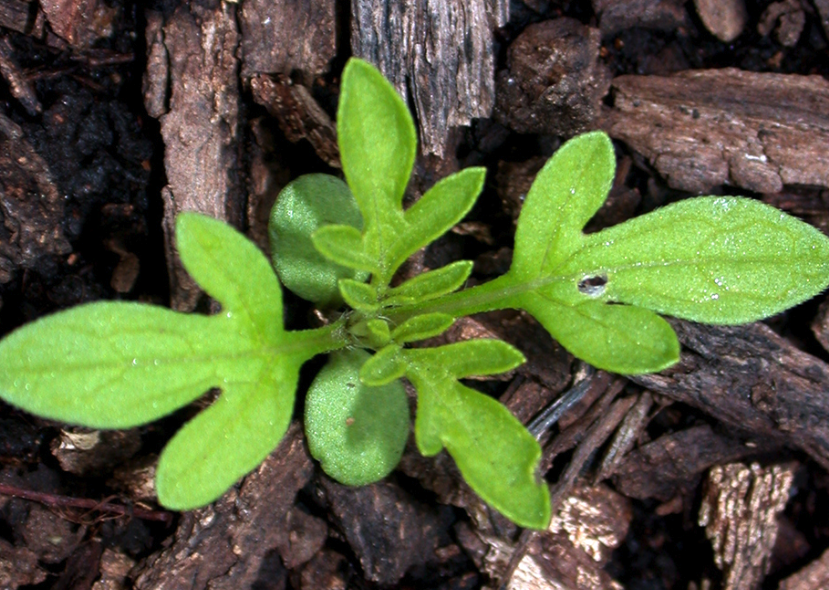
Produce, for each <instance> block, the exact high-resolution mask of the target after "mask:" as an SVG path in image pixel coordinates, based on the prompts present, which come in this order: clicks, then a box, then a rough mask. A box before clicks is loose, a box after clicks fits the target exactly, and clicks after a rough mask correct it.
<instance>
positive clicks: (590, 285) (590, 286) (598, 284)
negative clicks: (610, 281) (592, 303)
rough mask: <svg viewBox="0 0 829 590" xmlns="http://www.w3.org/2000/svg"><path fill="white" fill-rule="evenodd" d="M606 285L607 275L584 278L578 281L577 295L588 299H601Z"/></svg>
mask: <svg viewBox="0 0 829 590" xmlns="http://www.w3.org/2000/svg"><path fill="white" fill-rule="evenodd" d="M605 285H607V275H606V274H600V275H592V276H587V277H584V278H583V279H582V280H580V281H579V285H578V286H579V293H583V294H584V295H587V296H588V297H601V296H602V294H603V293H604V289H605Z"/></svg>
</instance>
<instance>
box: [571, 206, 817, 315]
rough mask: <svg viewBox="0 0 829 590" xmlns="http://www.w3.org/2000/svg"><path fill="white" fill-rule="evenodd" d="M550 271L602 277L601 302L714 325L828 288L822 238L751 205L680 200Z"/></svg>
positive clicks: (604, 235) (594, 239) (598, 239)
mask: <svg viewBox="0 0 829 590" xmlns="http://www.w3.org/2000/svg"><path fill="white" fill-rule="evenodd" d="M556 274H560V275H563V276H569V280H570V281H571V282H577V281H578V280H579V279H580V278H581V277H583V276H586V275H602V276H604V277H606V280H607V282H606V284H605V285H604V291H603V293H602V299H603V300H607V301H619V302H624V303H630V304H633V305H637V306H640V307H646V308H648V309H653V310H655V311H658V312H659V313H664V314H668V315H672V316H676V317H681V318H687V319H691V320H695V321H698V322H707V323H714V324H736V323H744V322H750V321H754V320H757V319H761V318H764V317H767V316H770V315H772V314H775V313H778V312H780V311H783V310H784V309H788V308H790V307H792V306H794V305H797V304H798V303H801V302H803V301H805V300H806V299H809V298H811V297H814V296H815V295H817V294H818V293H820V292H821V291H823V290H824V289H825V288H826V287H827V285H829V239H827V238H826V236H824V235H823V234H822V233H821V232H820V231H819V230H817V229H815V228H814V227H812V226H811V225H808V224H806V223H804V222H802V221H800V220H798V219H795V218H794V217H791V216H790V215H786V214H785V213H782V212H781V211H779V210H777V209H775V208H773V207H769V206H768V205H764V204H763V203H760V202H758V201H754V200H752V199H747V198H740V197H702V198H696V199H688V200H685V201H680V202H679V203H675V204H673V205H668V206H667V207H664V208H662V209H659V210H657V211H654V212H653V213H649V214H647V215H642V216H641V217H637V218H635V219H632V220H630V221H627V222H625V223H622V224H620V225H617V226H615V227H612V228H609V229H606V230H604V231H602V232H599V233H596V234H592V235H590V236H587V237H586V240H585V245H584V246H583V248H582V249H581V250H580V251H579V252H578V253H577V254H575V255H574V256H573V257H572V258H571V259H570V260H568V261H567V263H566V264H563V265H562V266H561V268H559V269H558V270H557V272H556Z"/></svg>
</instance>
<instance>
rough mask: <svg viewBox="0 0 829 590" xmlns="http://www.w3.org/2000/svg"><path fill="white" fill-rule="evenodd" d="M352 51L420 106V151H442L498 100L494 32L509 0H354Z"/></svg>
mask: <svg viewBox="0 0 829 590" xmlns="http://www.w3.org/2000/svg"><path fill="white" fill-rule="evenodd" d="M351 10H352V25H351V50H352V53H353V54H354V55H355V56H357V57H362V58H364V59H366V60H368V61H370V62H371V63H373V64H375V65H376V66H377V67H378V68H379V69H380V71H381V72H383V75H385V76H386V78H388V79H389V80H390V81H391V83H392V84H394V86H395V88H397V91H398V92H399V93H400V94H401V95H402V96H403V98H404V100H406V101H407V102H409V101H411V102H413V103H414V105H415V111H416V113H417V119H418V128H419V129H420V132H421V137H420V141H421V150H422V152H423V153H426V154H435V155H437V156H438V157H442V156H443V154H444V152H445V151H446V147H447V134H448V132H449V130H450V129H451V128H452V127H457V126H461V125H468V124H469V123H470V122H471V121H472V119H475V118H480V117H488V116H489V114H490V113H491V111H492V106H493V104H494V98H495V79H494V74H495V56H494V54H493V41H492V31H493V30H494V29H495V28H497V27H499V26H503V25H504V24H505V23H506V20H507V18H508V16H509V14H508V2H506V0H468V1H461V0H451V1H438V0H416V1H414V2H410V3H398V2H392V3H388V2H386V1H385V0H352V2H351Z"/></svg>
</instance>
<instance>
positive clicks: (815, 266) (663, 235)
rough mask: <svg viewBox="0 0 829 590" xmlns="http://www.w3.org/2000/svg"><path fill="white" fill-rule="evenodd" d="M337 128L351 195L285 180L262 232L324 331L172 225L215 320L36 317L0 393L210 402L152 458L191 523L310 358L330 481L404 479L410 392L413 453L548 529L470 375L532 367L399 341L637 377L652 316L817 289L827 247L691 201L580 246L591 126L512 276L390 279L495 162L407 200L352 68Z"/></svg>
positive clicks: (274, 420)
mask: <svg viewBox="0 0 829 590" xmlns="http://www.w3.org/2000/svg"><path fill="white" fill-rule="evenodd" d="M337 126H338V132H339V147H340V153H341V156H342V165H343V172H344V173H345V180H346V182H343V181H341V180H338V179H336V178H334V177H330V176H325V175H311V176H306V177H302V178H299V179H297V180H295V181H294V182H292V183H291V184H290V185H289V186H288V187H287V188H286V189H285V190H284V191H283V192H282V195H281V196H280V198H279V200H278V202H277V204H276V206H275V207H274V209H273V212H272V216H271V221H270V231H271V241H272V244H271V245H272V250H273V255H274V258H275V260H274V266H275V268H276V270H277V272H278V274H279V276H280V277H281V279H282V283H283V284H285V285H286V286H288V287H289V288H290V289H292V290H293V291H295V292H296V293H297V294H299V295H300V296H302V297H305V298H307V299H309V300H310V301H312V302H314V303H315V304H316V305H317V306H318V307H320V308H328V309H329V310H333V311H331V313H332V314H335V316H333V317H335V319H334V320H333V321H332V323H330V324H329V325H327V326H325V327H323V328H319V329H314V330H300V331H286V330H285V329H284V326H283V323H282V295H281V288H280V283H279V280H278V279H277V276H276V274H275V273H274V270H273V267H272V266H271V264H270V263H269V261H268V260H267V258H266V257H265V256H264V255H263V254H262V253H261V252H260V251H259V250H258V249H257V248H256V246H255V245H254V244H253V243H251V242H250V241H248V240H247V239H246V238H245V237H244V236H242V235H241V234H239V233H238V232H237V231H236V230H234V229H232V228H230V227H229V226H227V225H225V224H223V223H221V222H219V221H216V220H213V219H210V218H208V217H204V216H202V215H197V214H193V213H188V214H182V215H180V216H179V218H178V219H177V223H176V240H177V244H178V250H179V255H180V256H181V260H182V262H183V264H184V266H185V268H186V269H187V271H188V272H189V273H190V274H191V275H192V277H193V278H194V279H195V280H196V281H197V282H198V283H199V285H201V286H202V288H204V290H205V291H206V292H207V293H208V294H209V295H210V296H212V297H213V298H215V299H216V300H217V301H218V302H219V303H220V304H221V312H220V313H218V314H216V315H213V316H209V317H208V316H202V315H185V314H181V313H176V312H173V311H170V310H167V309H162V308H159V307H153V306H149V305H142V304H138V303H125V302H117V303H113V302H110V303H93V304H89V305H83V306H80V307H77V308H75V309H71V310H68V311H63V312H60V313H57V314H54V315H52V316H49V317H46V318H43V319H40V320H38V321H35V322H33V323H31V324H29V325H27V326H24V327H23V328H21V329H19V330H17V331H15V332H13V333H12V334H10V335H9V336H7V337H6V338H5V339H4V340H3V341H2V342H0V368H1V369H0V397H2V398H3V399H4V400H6V401H8V402H9V403H11V404H14V405H16V406H18V407H20V408H23V409H25V410H27V411H30V412H32V413H35V414H38V415H41V416H45V417H48V418H52V419H55V420H60V421H64V422H69V423H73V424H79V425H85V426H88V427H93V428H128V427H132V426H136V425H139V424H144V423H147V422H150V421H153V420H156V419H158V418H160V417H162V416H164V415H166V414H169V413H170V412H172V411H174V410H175V409H177V408H180V407H182V406H185V405H187V404H189V403H190V402H192V401H193V400H195V399H196V398H198V397H199V396H201V395H202V394H204V393H205V392H206V391H208V390H209V389H211V388H216V389H218V390H220V392H221V393H220V395H219V397H218V399H217V400H216V401H215V402H214V403H213V404H212V405H211V406H210V407H209V408H208V409H206V410H204V411H203V412H201V413H200V414H198V415H197V416H196V417H195V418H194V419H193V420H191V421H190V422H188V423H187V424H186V425H185V426H184V427H183V428H182V429H181V430H180V431H179V432H178V433H177V434H176V435H175V436H174V437H173V438H172V440H170V442H169V443H168V445H167V447H166V448H165V449H164V451H163V453H162V455H161V458H160V460H159V464H158V470H157V476H156V487H157V492H158V498H159V501H160V503H161V504H163V505H164V506H167V507H168V508H171V509H180V510H187V509H192V508H196V507H198V506H202V505H205V504H207V503H209V502H212V501H213V500H215V499H216V498H218V497H219V496H221V495H222V494H223V493H224V492H225V490H227V489H228V488H229V487H230V486H231V485H233V484H234V482H236V480H238V479H239V478H240V477H242V476H243V475H245V474H246V473H248V472H249V471H250V470H251V469H253V468H254V467H255V466H256V465H257V464H258V463H259V462H260V461H262V460H263V459H264V458H265V457H266V456H267V455H268V454H269V453H270V452H272V451H273V450H274V448H275V447H276V446H277V444H278V443H279V441H280V439H282V437H283V435H284V434H285V432H286V429H287V428H288V424H289V421H290V420H291V417H292V413H293V409H294V398H295V396H296V388H297V379H298V374H299V370H300V367H301V366H302V364H303V363H304V362H305V361H307V360H309V359H311V358H312V357H314V356H316V355H318V354H322V353H332V354H331V356H330V358H329V361H328V364H327V365H326V366H325V367H324V368H323V369H322V370H321V371H320V373H319V374H318V375H317V377H316V379H315V380H314V382H313V384H312V385H311V387H310V390H309V392H308V396H307V398H306V401H305V413H306V415H305V425H306V435H307V438H308V445H309V448H310V450H311V453H312V454H313V455H314V457H316V458H317V459H318V460H319V461H320V464H321V465H322V468H323V469H324V470H325V471H326V472H327V473H329V474H330V475H331V476H333V477H335V478H336V479H338V480H340V481H342V482H344V483H347V484H353V485H362V484H367V483H370V482H373V481H377V480H378V479H380V478H382V477H384V476H385V475H386V474H388V473H389V472H390V471H391V470H392V469H394V467H395V466H396V465H397V463H398V461H399V459H400V456H401V454H402V452H403V448H404V446H405V443H406V440H407V439H408V437H409V424H410V417H409V411H410V409H409V400H408V398H407V396H406V393H405V389H404V388H403V385H402V382H401V379H407V380H408V381H409V382H410V383H411V384H412V385H413V386H414V389H415V390H416V392H417V404H416V408H417V412H416V418H415V422H414V440H415V442H416V444H417V448H418V449H419V450H420V452H421V453H423V454H424V455H435V454H437V453H439V452H441V451H442V450H443V449H445V450H446V451H448V453H449V454H450V455H451V456H452V457H453V458H454V460H455V462H456V464H457V466H458V468H459V470H460V472H461V474H462V475H463V477H464V478H465V479H466V481H467V482H468V483H469V485H470V486H471V487H472V489H473V490H474V491H475V492H477V493H478V494H479V495H480V496H481V497H482V498H483V499H484V500H485V501H486V502H488V503H489V504H491V505H492V506H493V507H494V508H496V509H498V510H499V511H501V512H502V513H503V514H504V515H506V516H507V517H508V518H510V519H512V520H513V521H514V522H516V523H517V524H519V525H522V526H526V527H531V528H544V527H545V526H547V524H548V522H549V520H550V497H549V492H548V490H547V486H546V484H545V483H544V481H543V477H542V476H543V474H540V473H538V472H537V469H538V463H539V459H540V457H541V449H540V447H539V445H538V443H537V442H536V440H535V439H534V438H533V437H532V436H531V435H530V433H529V432H528V431H527V430H526V429H525V428H524V426H523V425H522V424H521V423H520V422H519V421H518V420H517V419H516V418H515V417H513V416H512V414H510V412H509V411H508V410H507V409H506V408H505V407H504V406H502V405H500V404H499V403H498V402H497V401H495V400H494V399H492V398H491V397H489V396H487V395H484V394H483V393H480V392H478V391H475V390H474V389H472V388H470V387H468V386H467V385H465V384H464V381H463V380H464V379H465V378H467V377H471V376H476V375H489V374H494V373H500V372H503V371H508V370H510V369H513V368H515V367H516V366H518V365H520V364H521V363H522V362H523V361H524V357H523V356H522V355H521V353H520V352H519V351H518V350H516V349H515V348H513V347H512V346H510V345H508V344H506V343H504V342H500V341H497V340H472V341H468V342H460V343H455V344H449V345H445V346H435V347H428V346H423V345H421V346H420V347H416V348H411V347H407V344H408V343H411V342H417V341H422V340H425V339H428V338H431V337H433V336H436V335H439V334H441V333H442V332H444V331H445V330H446V329H447V328H449V326H450V325H451V324H452V323H453V322H454V321H455V319H457V318H458V317H461V316H465V315H469V314H473V313H481V312H486V311H492V310H497V309H504V308H512V309H519V310H525V311H526V312H528V313H529V314H531V315H532V316H533V317H535V318H536V319H537V320H538V321H539V322H540V323H541V324H542V325H543V326H544V327H545V328H546V329H547V330H548V331H549V332H550V334H551V335H552V336H553V337H554V338H555V339H556V340H558V341H559V342H560V343H561V344H562V345H563V346H564V347H565V348H567V349H568V350H569V351H570V352H572V353H573V354H574V355H576V356H577V357H579V358H582V359H584V360H586V361H588V362H589V363H591V364H593V365H595V366H596V367H599V368H602V369H605V370H608V371H614V372H618V373H625V374H635V373H647V372H653V371H659V370H662V369H664V368H666V367H669V366H671V365H672V364H674V363H676V362H677V360H678V359H679V343H678V341H677V337H676V335H675V333H674V332H673V330H672V329H671V327H670V325H669V324H668V323H667V322H666V321H665V320H664V319H662V318H661V317H660V316H659V315H657V314H658V313H661V314H666V315H671V316H675V317H679V318H686V319H690V320H695V321H699V322H709V323H716V324H730V323H743V322H750V321H753V320H757V319H760V318H763V317H766V316H769V315H771V314H774V313H778V312H780V311H782V310H785V309H787V308H789V307H791V306H793V305H796V304H798V303H800V302H802V301H805V300H806V299H808V298H810V297H813V296H815V295H816V294H818V293H819V292H821V291H822V290H823V289H825V288H826V286H827V284H829V240H827V238H825V237H824V236H823V235H822V234H821V233H820V232H819V231H817V230H816V229H814V228H813V227H811V226H809V225H807V224H805V223H803V222H801V221H798V220H796V219H794V218H792V217H789V216H788V215H785V214H784V213H781V212H780V211H778V210H776V209H773V208H771V207H768V206H766V205H764V204H762V203H759V202H757V201H754V200H752V199H748V198H739V197H701V198H697V199H690V200H686V201H681V202H679V203H676V204H673V205H669V206H667V207H664V208H662V209H659V210H657V211H655V212H653V213H649V214H646V215H643V216H641V217H638V218H635V219H633V220H631V221H628V222H626V223H622V224H620V225H617V226H615V227H611V228H609V229H605V230H603V231H600V232H597V233H593V234H585V233H583V231H582V230H583V228H584V225H585V224H586V223H587V221H588V220H589V219H590V218H591V217H592V216H593V214H594V213H595V212H596V210H597V209H598V208H599V207H600V206H601V205H602V203H603V202H604V200H605V198H606V196H607V193H608V191H609V189H610V185H611V182H612V180H613V176H614V168H615V159H614V152H613V147H612V144H611V142H610V140H609V138H608V137H607V136H606V135H605V134H603V133H599V132H594V133H587V134H585V135H581V136H579V137H576V138H575V139H572V140H570V141H568V142H567V143H566V144H564V145H563V146H562V147H561V148H560V149H559V150H558V151H557V152H556V154H555V155H554V156H553V157H552V158H551V159H550V161H549V162H548V163H547V164H546V165H545V166H544V168H543V169H542V170H541V172H540V173H539V174H538V177H537V178H536V180H535V183H534V184H533V186H532V188H531V190H530V192H529V193H528V195H527V197H526V200H525V203H524V206H523V210H522V211H521V216H520V218H519V220H518V226H517V230H516V235H515V247H514V257H513V261H512V266H511V268H510V269H509V271H508V272H507V273H506V274H505V275H503V276H501V277H499V278H497V279H495V280H493V281H491V282H488V283H484V284H482V285H479V286H475V287H472V288H467V289H462V287H463V286H464V285H465V283H466V282H467V279H468V278H469V275H470V273H471V270H472V263H471V262H469V261H459V262H455V263H453V264H450V265H448V266H446V267H444V268H439V269H436V270H432V271H429V272H427V273H425V274H422V275H420V276H417V277H415V278H412V279H410V280H407V281H405V282H403V283H402V284H395V285H394V286H392V285H393V283H392V279H393V277H394V276H395V273H396V272H397V270H398V269H399V267H400V265H401V264H402V263H403V262H404V261H405V260H406V259H407V258H408V257H409V256H411V255H412V254H413V253H415V252H416V251H417V250H419V249H420V248H423V247H424V246H426V245H428V244H429V243H430V242H432V241H434V240H435V239H436V238H438V237H439V236H441V235H442V234H443V233H445V232H446V231H448V230H449V229H450V228H451V227H452V226H453V225H455V224H456V223H457V222H458V221H460V220H461V219H462V218H463V217H464V216H465V215H466V214H467V212H468V211H469V210H470V208H471V207H472V205H473V204H474V202H475V200H476V198H477V197H478V194H479V193H480V191H481V189H482V187H483V184H484V170H483V169H482V168H470V169H467V170H463V171H461V172H459V173H457V174H453V175H451V176H449V177H447V178H444V179H443V180H441V181H440V182H438V183H437V184H435V185H434V186H433V187H432V188H431V189H430V190H429V191H428V192H426V193H425V194H424V195H423V196H422V197H421V198H420V200H419V201H417V203H415V204H414V205H413V206H411V207H409V208H408V209H404V208H403V205H402V203H403V194H404V191H405V189H406V185H407V183H408V182H409V177H410V175H411V172H412V166H413V162H414V159H415V150H416V140H415V129H414V125H413V123H412V119H411V116H410V114H409V112H408V110H407V109H406V107H405V105H404V103H403V102H402V100H401V99H400V97H399V96H398V95H397V94H396V93H395V91H394V89H393V88H392V86H391V85H390V84H389V83H388V82H387V81H386V80H385V79H384V78H383V77H382V75H381V74H380V73H379V72H378V71H377V70H375V69H374V68H373V67H372V66H370V65H369V64H368V63H366V62H363V61H360V60H356V59H354V60H351V61H350V62H349V63H348V65H347V66H346V68H345V72H344V73H343V79H342V89H341V95H340V103H339V109H338V113H337ZM344 304H345V305H347V307H343V305H344Z"/></svg>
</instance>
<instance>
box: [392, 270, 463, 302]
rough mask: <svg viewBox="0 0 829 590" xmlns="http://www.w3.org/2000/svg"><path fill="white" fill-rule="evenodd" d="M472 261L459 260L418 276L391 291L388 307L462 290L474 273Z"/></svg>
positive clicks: (426, 299)
mask: <svg viewBox="0 0 829 590" xmlns="http://www.w3.org/2000/svg"><path fill="white" fill-rule="evenodd" d="M472 267H473V263H472V261H470V260H459V261H457V262H453V263H451V264H447V265H446V266H444V267H443V268H439V269H437V270H430V271H429V272H425V273H423V274H421V275H417V276H416V277H413V278H411V279H409V280H408V281H406V282H405V283H403V284H402V285H400V286H398V287H395V288H393V289H389V291H388V292H387V294H386V298H385V299H384V301H383V302H384V303H385V304H386V305H404V304H412V303H417V302H422V301H428V300H429V299H435V298H436V297H440V296H441V295H446V294H447V293H452V292H453V291H457V290H458V289H460V288H461V287H462V286H463V284H464V283H465V282H466V280H467V279H468V278H469V275H470V274H471V273H472Z"/></svg>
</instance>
